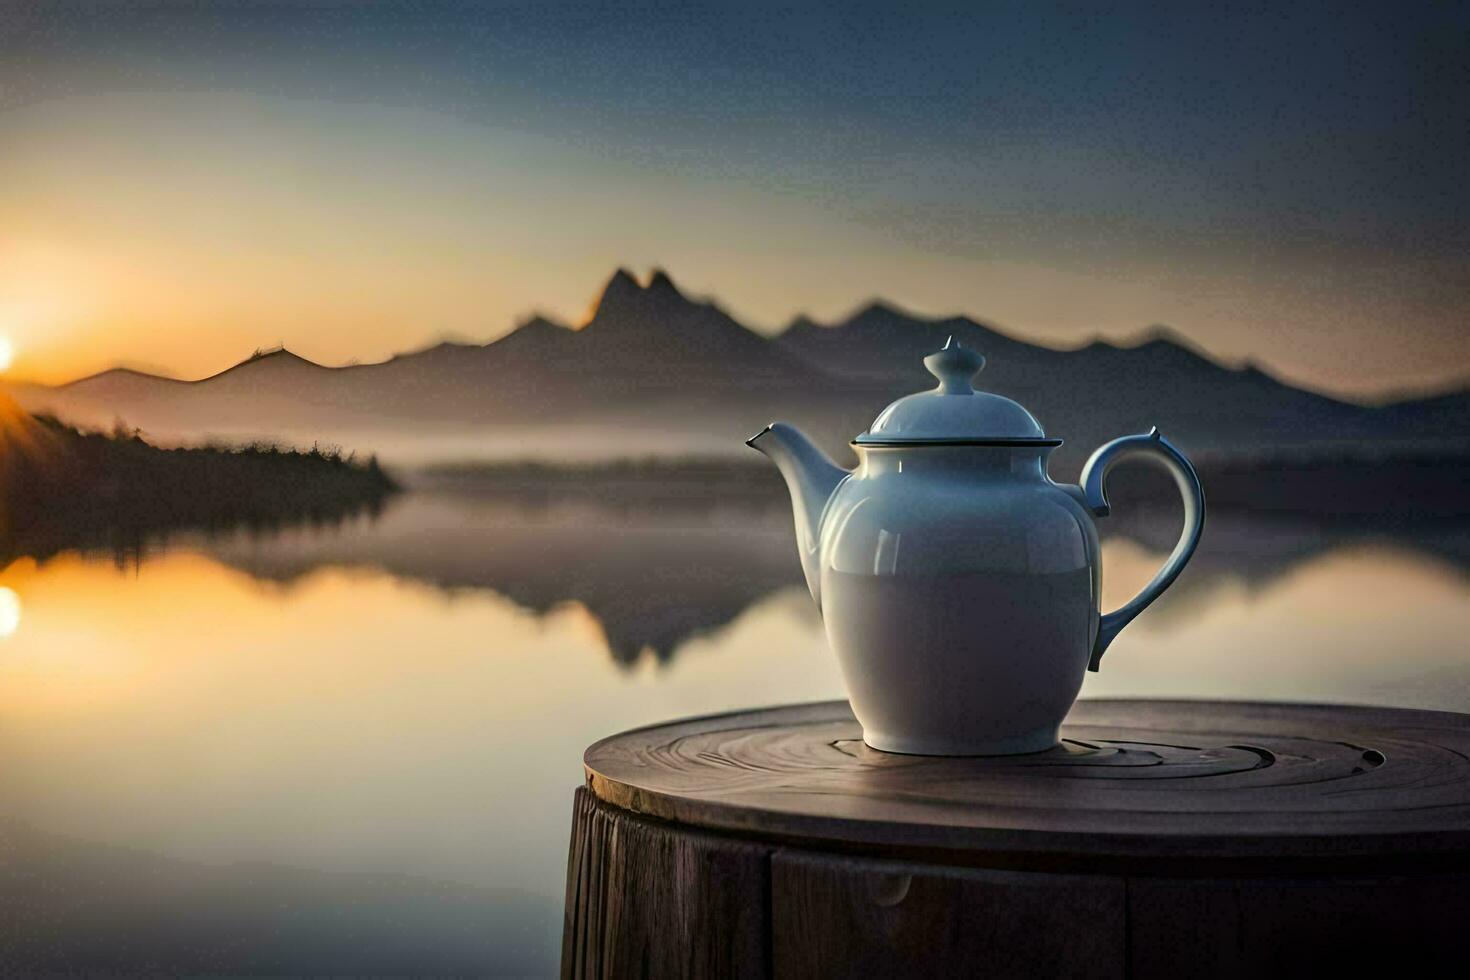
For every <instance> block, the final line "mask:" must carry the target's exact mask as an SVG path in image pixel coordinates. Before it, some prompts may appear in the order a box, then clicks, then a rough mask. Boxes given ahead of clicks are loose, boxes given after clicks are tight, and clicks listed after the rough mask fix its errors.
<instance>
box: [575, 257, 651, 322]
mask: <svg viewBox="0 0 1470 980" xmlns="http://www.w3.org/2000/svg"><path fill="white" fill-rule="evenodd" d="M642 292H643V287H642V286H640V285H638V280H637V279H634V278H633V273H631V272H629V271H628V270H627V269H625V268H623V267H622V266H619V267H618V270H617V271H616V272H614V273H613V274H612V278H611V279H609V280H608V281H607V285H606V286H603V287H602V292H601V294H599V295H598V297H597V302H595V303H593V304H592V309H591V311H590V312H589V313H588V315H587V321H586V322H587V323H591V322H592V321H593V320H595V319H597V317H598V314H600V313H602V312H604V311H606V310H613V309H616V308H617V307H618V306H620V305H622V304H624V303H628V302H631V301H633V300H635V299H637V298H638V296H639V295H641V294H642Z"/></svg>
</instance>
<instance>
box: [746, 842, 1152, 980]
mask: <svg viewBox="0 0 1470 980" xmlns="http://www.w3.org/2000/svg"><path fill="white" fill-rule="evenodd" d="M1126 907H1127V889H1126V888H1125V886H1124V883H1123V880H1122V879H1121V878H1117V877H1111V876H1094V875H1067V874H1033V873H1029V872H1016V871H988V870H975V869H967V868H961V869H955V868H942V867H936V866H933V865H923V864H911V863H896V862H890V861H874V860H870V859H865V858H839V857H833V856H831V855H825V854H810V853H804V852H796V851H791V850H779V851H777V852H776V853H775V854H774V855H773V857H772V859H771V911H772V918H771V929H772V944H771V945H772V956H773V964H774V970H775V976H777V977H782V978H787V977H789V978H792V980H798V978H799V980H805V978H810V977H852V978H855V980H856V978H869V977H922V978H926V980H933V978H936V977H958V976H983V977H992V978H1005V977H1016V978H1033V977H1054V978H1063V977H1089V978H1098V980H1107V978H1110V977H1120V978H1121V977H1122V976H1124V973H1125V968H1126V963H1127V958H1126V955H1125V953H1126V946H1127V934H1126Z"/></svg>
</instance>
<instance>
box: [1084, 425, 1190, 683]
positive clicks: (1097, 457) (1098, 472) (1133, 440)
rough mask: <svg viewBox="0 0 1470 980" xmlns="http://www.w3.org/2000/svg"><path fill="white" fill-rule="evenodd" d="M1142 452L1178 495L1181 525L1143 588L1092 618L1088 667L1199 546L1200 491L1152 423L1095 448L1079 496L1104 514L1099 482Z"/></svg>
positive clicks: (1182, 458)
mask: <svg viewBox="0 0 1470 980" xmlns="http://www.w3.org/2000/svg"><path fill="white" fill-rule="evenodd" d="M1134 454H1146V455H1147V456H1148V457H1149V459H1151V460H1152V461H1154V462H1156V463H1158V464H1160V465H1162V466H1163V467H1164V468H1165V469H1166V470H1168V471H1169V473H1170V474H1171V475H1172V476H1173V477H1174V482H1175V483H1176V484H1178V486H1179V495H1180V496H1181V497H1183V498H1184V530H1183V532H1182V533H1181V534H1180V535H1179V543H1178V544H1176V545H1175V546H1174V551H1173V552H1172V553H1171V554H1170V555H1169V560H1168V561H1166V562H1164V566H1163V567H1162V568H1160V569H1159V571H1158V574H1157V575H1155V576H1154V577H1153V580H1152V581H1151V582H1149V583H1148V585H1146V586H1144V587H1143V591H1142V592H1140V593H1138V595H1136V596H1134V597H1133V598H1132V599H1130V600H1128V602H1126V603H1124V604H1123V605H1122V606H1119V607H1118V608H1117V609H1115V610H1114V611H1112V612H1110V613H1103V615H1102V617H1101V619H1100V620H1099V621H1098V627H1097V640H1096V641H1095V642H1094V643H1093V645H1092V660H1091V662H1090V663H1088V665H1087V669H1088V670H1097V667H1098V663H1099V661H1101V660H1102V655H1103V653H1104V652H1105V651H1106V650H1107V648H1108V644H1110V643H1112V642H1113V639H1114V637H1116V636H1117V635H1118V634H1119V633H1121V632H1122V631H1123V627H1125V626H1127V625H1128V624H1129V623H1131V622H1132V621H1133V619H1134V617H1136V616H1137V615H1138V614H1139V613H1141V612H1143V611H1144V610H1145V609H1147V608H1148V606H1149V603H1151V602H1153V601H1154V600H1155V599H1157V598H1158V597H1159V596H1160V595H1162V594H1163V591H1164V590H1165V589H1167V588H1168V587H1169V586H1170V585H1172V584H1173V583H1174V579H1176V578H1178V577H1179V573H1180V572H1181V571H1183V570H1184V566H1185V565H1186V564H1187V563H1188V562H1189V559H1190V557H1191V556H1192V555H1193V554H1194V549H1195V548H1196V547H1198V546H1199V538H1200V533H1201V532H1202V531H1203V530H1204V527H1205V492H1204V489H1203V488H1202V487H1201V486H1200V483H1199V474H1197V473H1195V471H1194V467H1193V466H1192V465H1190V462H1189V460H1188V459H1186V458H1185V456H1184V454H1183V453H1181V452H1180V451H1179V450H1178V449H1176V448H1175V447H1174V445H1173V443H1171V442H1169V440H1167V439H1165V438H1164V437H1163V436H1162V435H1161V434H1160V433H1159V430H1158V427H1157V426H1155V427H1154V428H1153V429H1151V430H1149V432H1148V433H1146V434H1144V435H1136V436H1123V437H1122V438H1121V439H1114V440H1113V441H1112V442H1110V443H1107V444H1106V445H1104V446H1101V447H1099V448H1098V450H1097V451H1096V452H1094V453H1093V454H1092V457H1091V458H1090V459H1088V461H1087V465H1086V466H1084V467H1082V495H1083V498H1084V500H1085V501H1086V503H1087V506H1088V508H1089V509H1090V510H1091V511H1092V513H1093V514H1094V515H1096V516H1098V517H1107V516H1108V514H1109V513H1111V511H1112V508H1111V507H1109V506H1108V498H1107V495H1106V494H1105V493H1104V491H1103V485H1104V483H1105V481H1106V480H1107V475H1108V471H1109V470H1110V469H1112V468H1113V464H1114V463H1116V462H1118V460H1120V459H1122V458H1123V457H1125V456H1132V455H1134Z"/></svg>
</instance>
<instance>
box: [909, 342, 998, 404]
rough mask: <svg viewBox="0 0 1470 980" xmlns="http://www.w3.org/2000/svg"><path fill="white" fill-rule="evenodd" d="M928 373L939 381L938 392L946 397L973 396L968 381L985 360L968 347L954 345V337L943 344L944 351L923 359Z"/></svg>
mask: <svg viewBox="0 0 1470 980" xmlns="http://www.w3.org/2000/svg"><path fill="white" fill-rule="evenodd" d="M924 366H925V367H926V368H928V369H929V373H930V374H932V375H934V377H936V378H938V379H939V391H941V392H943V393H944V394H946V395H973V394H974V393H975V389H974V388H973V387H971V385H970V379H971V378H973V377H974V376H975V375H977V374H979V373H980V369H981V368H983V367H984V366H985V358H984V356H982V355H981V354H979V353H978V352H976V351H972V350H970V349H969V348H968V347H961V346H960V345H959V344H957V343H955V340H954V337H950V338H949V339H948V340H946V341H945V342H944V349H943V350H941V351H939V352H938V353H934V354H930V355H929V356H928V357H926V358H924Z"/></svg>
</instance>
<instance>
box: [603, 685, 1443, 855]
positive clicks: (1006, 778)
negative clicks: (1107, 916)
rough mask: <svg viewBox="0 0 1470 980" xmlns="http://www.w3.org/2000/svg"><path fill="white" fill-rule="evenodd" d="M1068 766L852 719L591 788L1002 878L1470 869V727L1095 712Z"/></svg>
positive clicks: (738, 735)
mask: <svg viewBox="0 0 1470 980" xmlns="http://www.w3.org/2000/svg"><path fill="white" fill-rule="evenodd" d="M1062 736H1063V742H1062V744H1061V745H1060V746H1059V747H1057V748H1055V749H1052V750H1051V751H1048V752H1043V753H1038V754H1035V755H1026V756H1008V757H992V758H934V757H923V756H904V755H890V754H886V753H883V752H878V751H875V750H873V749H870V748H868V747H867V746H866V745H864V744H863V742H862V735H861V729H860V728H859V726H858V723H857V721H856V720H855V719H854V718H853V716H852V713H851V712H850V710H849V709H848V706H847V702H845V701H829V702H823V703H819V704H805V705H792V706H788V707H780V708H769V709H765V710H758V711H745V712H737V713H733V714H724V715H715V716H711V717H705V718H693V719H688V720H682V721H676V722H672V723H669V724H665V725H657V726H653V727H649V728H640V729H636V730H634V731H629V732H624V733H622V734H620V735H614V736H612V737H611V738H606V739H603V740H602V741H600V742H597V743H596V744H594V745H593V746H592V747H591V748H589V749H588V750H587V753H586V757H585V767H586V775H587V785H588V788H589V789H590V790H591V791H592V793H593V794H594V795H595V796H596V797H597V798H598V799H600V800H602V801H603V802H605V803H608V804H612V805H614V806H618V807H622V808H624V809H626V810H631V811H633V812H635V813H639V814H643V815H646V816H648V817H653V818H657V819H662V820H668V821H674V822H677V823H679V824H683V825H686V826H688V827H691V828H699V829H704V830H709V831H714V832H718V833H722V834H733V835H737V836H741V837H751V838H757V839H766V840H778V841H782V842H785V843H791V844H797V845H800V846H807V847H813V848H819V849H825V850H840V851H847V852H856V853H873V854H887V855H895V856H903V855H908V856H914V857H919V858H923V859H936V860H943V861H946V862H950V863H960V864H968V865H981V866H996V867H1037V866H1044V867H1056V866H1060V865H1062V864H1065V866H1067V867H1069V868H1076V867H1079V866H1082V865H1092V866H1097V867H1099V868H1107V867H1117V866H1127V867H1129V868H1131V869H1134V870H1138V869H1139V867H1140V866H1142V867H1144V868H1145V869H1147V868H1148V867H1150V866H1151V865H1152V866H1154V867H1155V868H1156V870H1157V871H1158V872H1159V873H1166V872H1167V871H1169V870H1170V869H1172V868H1175V867H1181V866H1185V865H1189V864H1191V863H1199V862H1204V863H1211V862H1222V861H1223V862H1230V861H1257V862H1265V863H1269V864H1271V865H1272V866H1273V867H1278V868H1283V869H1289V868H1290V866H1292V865H1294V864H1300V865H1302V866H1304V867H1313V868H1316V867H1321V866H1323V865H1324V864H1326V865H1332V866H1337V867H1341V868H1365V867H1372V866H1378V865H1389V866H1392V867H1395V868H1403V867H1409V866H1412V865H1413V864H1414V862H1415V861H1418V862H1419V864H1420V865H1424V866H1433V867H1438V866H1442V865H1443V864H1444V863H1445V862H1449V863H1457V862H1462V861H1470V715H1466V714H1455V713H1450V712H1437V711H1414V710H1408V709H1398V708H1367V707H1341V706H1332V705H1301V704H1270V703H1239V702H1234V703H1232V702H1218V701H1213V702H1212V701H1141V700H1083V701H1079V702H1077V705H1076V706H1075V708H1074V709H1073V710H1072V713H1071V715H1070V716H1069V717H1068V719H1067V723H1066V724H1065V725H1064V726H1063V729H1062Z"/></svg>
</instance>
